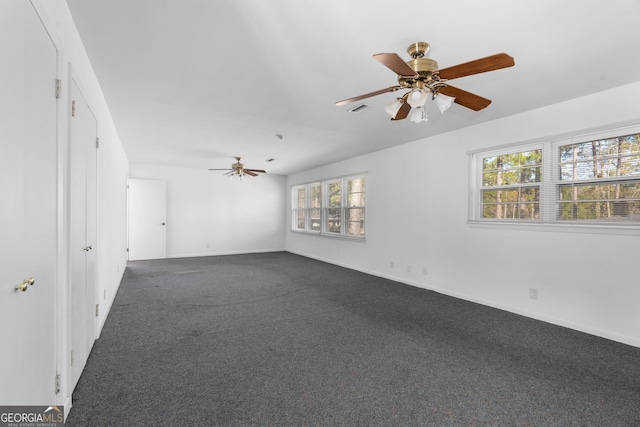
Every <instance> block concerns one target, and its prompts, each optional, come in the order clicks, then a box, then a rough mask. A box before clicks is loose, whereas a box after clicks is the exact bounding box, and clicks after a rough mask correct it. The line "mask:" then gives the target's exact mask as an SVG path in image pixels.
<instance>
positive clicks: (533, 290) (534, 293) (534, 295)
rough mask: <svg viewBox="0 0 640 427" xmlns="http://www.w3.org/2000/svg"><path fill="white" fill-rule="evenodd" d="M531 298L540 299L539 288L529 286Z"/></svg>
mask: <svg viewBox="0 0 640 427" xmlns="http://www.w3.org/2000/svg"><path fill="white" fill-rule="evenodd" d="M529 298H531V299H538V288H529Z"/></svg>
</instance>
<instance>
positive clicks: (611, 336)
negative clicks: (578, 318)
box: [288, 251, 640, 348]
mask: <svg viewBox="0 0 640 427" xmlns="http://www.w3.org/2000/svg"><path fill="white" fill-rule="evenodd" d="M288 252H291V253H293V254H296V255H300V256H304V257H307V258H312V259H315V260H318V261H322V262H326V263H328V264H333V265H337V266H340V267H344V268H348V269H350V270H355V271H360V272H361V273H366V274H371V275H372V276H377V277H382V278H384V279H389V280H393V281H394V282H399V283H403V284H406V285H410V286H415V287H418V288H422V289H427V290H430V291H434V292H438V293H441V294H443V295H448V296H450V297H453V298H458V299H461V300H465V301H469V302H474V303H477V304H481V305H485V306H487V307H492V308H496V309H498V310H503V311H508V312H509V313H514V314H518V315H520V316H525V317H529V318H531V319H536V320H540V321H542V322H546V323H551V324H553V325H557V326H562V327H565V328H569V329H573V330H576V331H579V332H584V333H586V334H589V335H594V336H597V337H600V338H605V339H608V340H612V341H616V342H620V343H622V344H627V345H630V346H633V347H638V348H640V340H638V339H636V338H633V337H628V336H626V335H620V334H616V333H613V332H610V331H603V330H600V329H596V328H592V327H590V326H586V325H582V324H578V323H573V322H569V321H567V320H564V319H559V318H555V317H552V316H544V315H540V314H538V313H533V312H529V311H525V310H518V309H513V308H512V307H506V306H504V305H501V304H497V303H495V302H494V301H490V300H484V299H479V298H475V297H473V296H469V295H466V294H461V293H458V292H452V291H450V290H448V289H444V288H440V287H437V286H431V285H426V284H424V283H418V282H414V281H411V280H406V279H403V278H400V277H395V276H391V275H389V274H384V273H381V272H378V271H372V270H367V269H363V268H358V267H354V266H351V265H347V264H344V263H340V262H335V261H333V260H329V259H324V258H322V257H317V256H314V255H310V254H306V253H302V252H296V251H288Z"/></svg>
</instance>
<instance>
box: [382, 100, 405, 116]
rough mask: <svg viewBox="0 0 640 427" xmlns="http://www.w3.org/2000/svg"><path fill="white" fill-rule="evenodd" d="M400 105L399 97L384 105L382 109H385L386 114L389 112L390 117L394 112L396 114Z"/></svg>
mask: <svg viewBox="0 0 640 427" xmlns="http://www.w3.org/2000/svg"><path fill="white" fill-rule="evenodd" d="M400 107H402V101H400V100H399V99H396V100H395V101H393V102H392V103H391V104H387V105H385V106H384V111H386V112H387V114H389V115H390V116H391V117H395V116H396V114H398V111H399V110H400Z"/></svg>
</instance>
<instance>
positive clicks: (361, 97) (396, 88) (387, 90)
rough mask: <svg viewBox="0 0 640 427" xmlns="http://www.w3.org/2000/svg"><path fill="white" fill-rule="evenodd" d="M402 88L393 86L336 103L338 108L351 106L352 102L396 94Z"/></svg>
mask: <svg viewBox="0 0 640 427" xmlns="http://www.w3.org/2000/svg"><path fill="white" fill-rule="evenodd" d="M400 88H401V86H391V87H388V88H386V89H380V90H376V91H375V92H369V93H365V94H364V95H360V96H354V97H353V98H348V99H344V100H342V101H338V102H336V106H337V107H339V106H341V105H345V104H349V103H351V102H356V101H360V100H361V99H365V98H371V97H372V96H376V95H381V94H383V93H387V92H395V91H396V90H398V89H400Z"/></svg>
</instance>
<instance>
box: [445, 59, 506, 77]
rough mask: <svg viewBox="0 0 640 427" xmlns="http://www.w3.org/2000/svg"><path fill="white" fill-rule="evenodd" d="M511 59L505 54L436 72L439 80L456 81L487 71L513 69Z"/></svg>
mask: <svg viewBox="0 0 640 427" xmlns="http://www.w3.org/2000/svg"><path fill="white" fill-rule="evenodd" d="M514 65H515V62H514V61H513V58H512V57H510V56H509V55H507V54H506V53H498V54H496V55H491V56H487V57H486V58H481V59H476V60H475V61H469V62H465V63H464V64H459V65H454V66H453V67H448V68H443V69H442V70H439V71H438V74H439V75H440V78H441V79H447V80H451V79H458V78H460V77H465V76H471V75H473V74H479V73H486V72H487V71H493V70H499V69H501V68H507V67H513V66H514Z"/></svg>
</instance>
